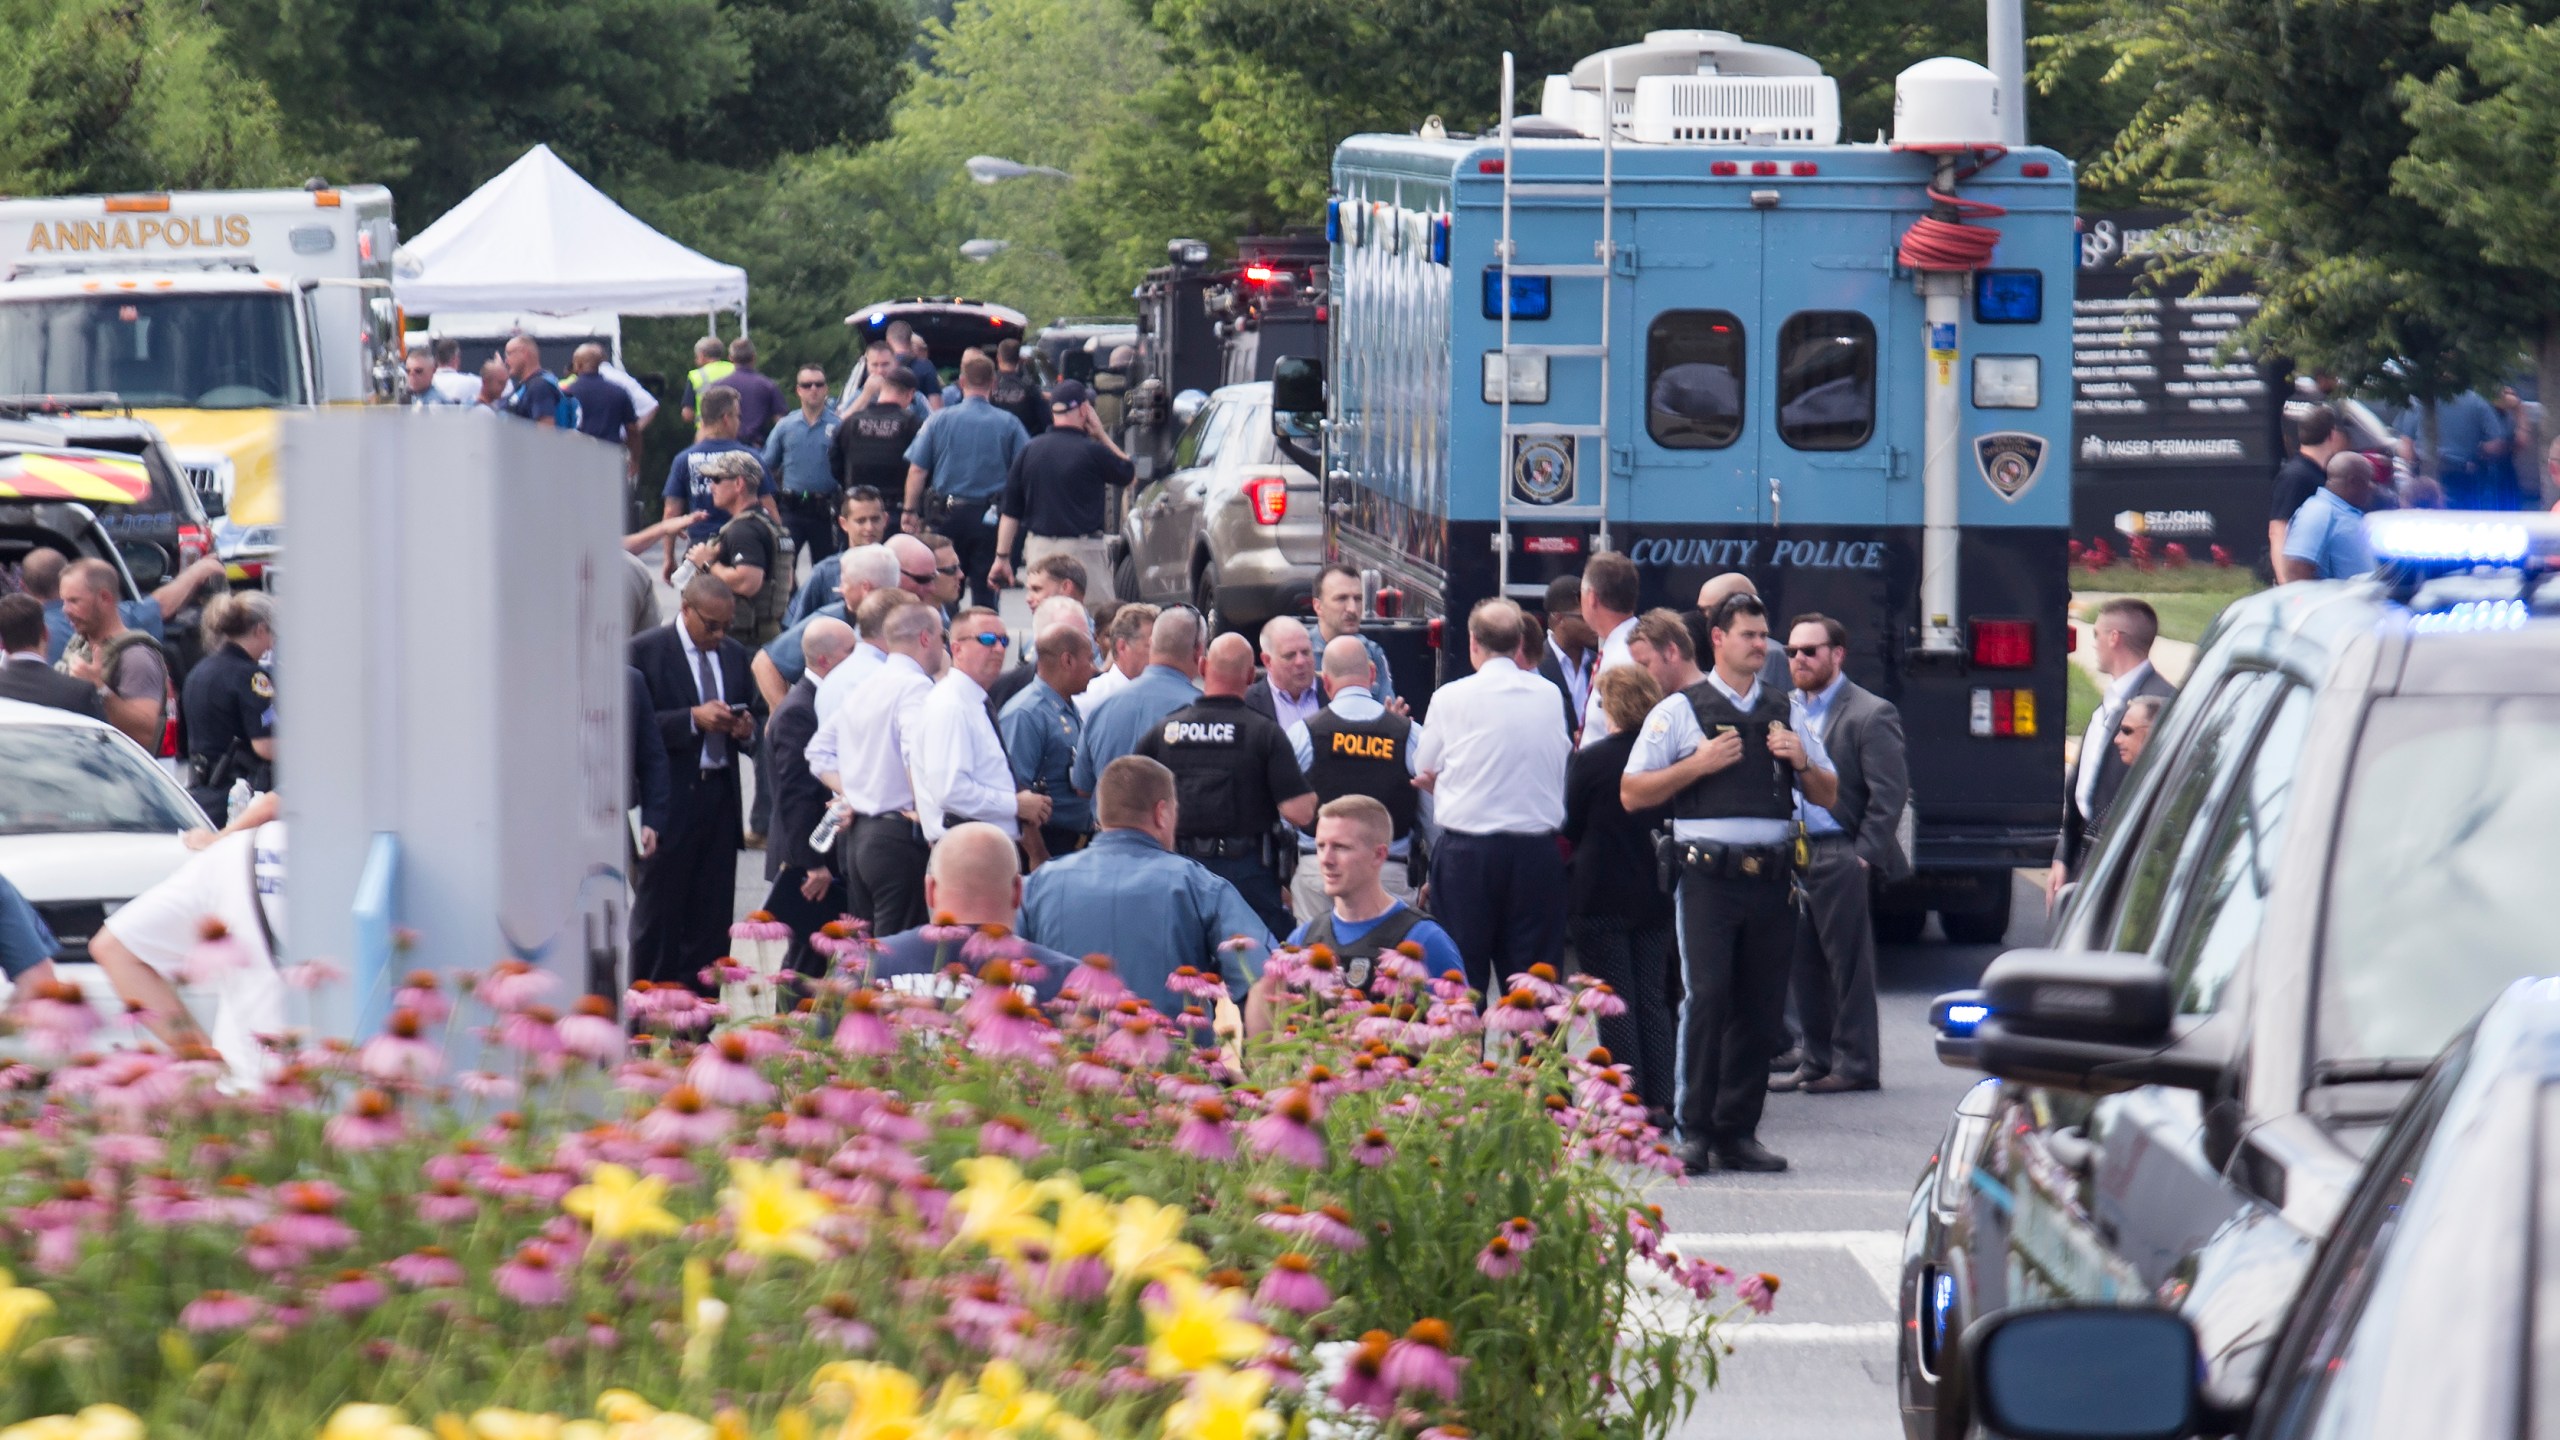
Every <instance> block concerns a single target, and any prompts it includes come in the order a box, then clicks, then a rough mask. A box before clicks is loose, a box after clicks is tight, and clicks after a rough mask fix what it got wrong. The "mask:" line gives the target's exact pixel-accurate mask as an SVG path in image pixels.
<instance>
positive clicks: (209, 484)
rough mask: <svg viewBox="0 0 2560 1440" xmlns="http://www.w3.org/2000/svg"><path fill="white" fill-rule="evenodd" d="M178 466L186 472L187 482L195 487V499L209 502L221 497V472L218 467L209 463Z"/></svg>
mask: <svg viewBox="0 0 2560 1440" xmlns="http://www.w3.org/2000/svg"><path fill="white" fill-rule="evenodd" d="M178 468H179V469H180V470H183V471H185V472H186V475H187V483H188V484H189V485H192V486H194V487H195V490H196V498H197V499H199V500H204V501H208V502H210V501H215V500H220V499H221V498H222V472H221V471H220V470H219V469H217V468H216V467H214V466H211V465H180V466H179V467H178Z"/></svg>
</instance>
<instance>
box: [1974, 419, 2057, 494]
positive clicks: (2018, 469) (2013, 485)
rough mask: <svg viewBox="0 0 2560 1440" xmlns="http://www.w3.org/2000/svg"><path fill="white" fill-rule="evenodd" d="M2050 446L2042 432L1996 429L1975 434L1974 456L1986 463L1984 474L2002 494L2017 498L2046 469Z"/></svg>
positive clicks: (1982, 463) (1983, 476) (1993, 487)
mask: <svg viewBox="0 0 2560 1440" xmlns="http://www.w3.org/2000/svg"><path fill="white" fill-rule="evenodd" d="M2049 448H2050V447H2048V446H2047V445H2046V444H2045V439H2044V437H2043V436H2041V435H2030V434H2028V433H2027V432H2025V431H2024V430H1994V431H1993V432H1991V433H1990V434H1988V435H1978V436H1975V437H1974V441H1973V458H1974V459H1975V460H1976V461H1978V462H1979V463H1980V464H1981V466H1982V478H1983V479H1985V480H1987V481H1989V482H1991V488H1992V489H1994V490H1997V491H1999V492H2000V498H2001V499H2003V500H2015V499H2017V498H2018V497H2019V496H2021V495H2024V494H2025V493H2027V489H2028V487H2029V486H2032V485H2033V484H2035V483H2036V477H2037V476H2039V475H2042V474H2043V473H2044V457H2045V454H2046V452H2047V450H2048V449H2049Z"/></svg>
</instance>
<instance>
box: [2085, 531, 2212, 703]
mask: <svg viewBox="0 0 2560 1440" xmlns="http://www.w3.org/2000/svg"><path fill="white" fill-rule="evenodd" d="M2257 589H2258V577H2257V576H2255V575H2252V574H2251V573H2249V572H2248V571H2246V570H2243V569H2241V568H2239V567H2238V566H2233V567H2231V568H2229V569H2223V568H2220V567H2217V566H2201V567H2199V566H2190V567H2188V568H2186V569H2184V570H2150V571H2143V570H2136V569H2134V568H2133V567H2132V566H2130V565H2110V566H2108V567H2107V568H2105V569H2103V570H2074V571H2072V572H2071V614H2072V618H2073V619H2076V620H2087V619H2089V618H2091V617H2092V616H2094V615H2095V614H2096V613H2097V609H2098V603H2099V602H2100V601H2101V600H2104V599H2106V598H2107V597H2108V596H2110V595H2138V596H2140V597H2141V598H2142V599H2143V600H2144V601H2146V602H2148V603H2149V604H2150V606H2151V608H2152V609H2154V610H2156V611H2158V612H2160V633H2161V635H2162V636H2164V637H2166V638H2168V639H2171V640H2183V641H2185V642H2187V643H2188V644H2190V645H2192V644H2194V643H2196V642H2197V641H2198V640H2201V639H2203V638H2204V632H2205V630H2206V628H2207V627H2209V626H2210V625H2212V624H2213V617H2215V616H2216V615H2219V614H2221V613H2222V607H2223V606H2225V605H2228V604H2230V603H2231V602H2232V601H2233V600H2236V599H2238V598H2239V597H2241V596H2243V595H2247V594H2251V593H2253V592H2255V591H2256V590H2257ZM2078 703H2079V702H2078V699H2077V692H2074V700H2073V704H2074V706H2075V707H2076V706H2077V705H2078ZM2091 704H2092V706H2094V705H2095V704H2096V702H2095V701H2094V700H2092V701H2091ZM2084 718H2085V717H2084Z"/></svg>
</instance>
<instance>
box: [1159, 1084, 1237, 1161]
mask: <svg viewBox="0 0 2560 1440" xmlns="http://www.w3.org/2000/svg"><path fill="white" fill-rule="evenodd" d="M1233 1129H1234V1126H1233V1124H1232V1123H1231V1119H1230V1116H1229V1115H1228V1112H1227V1106H1226V1102H1225V1101H1223V1100H1195V1101H1193V1102H1191V1113H1190V1114H1189V1115H1187V1116H1185V1117H1184V1118H1183V1121H1182V1125H1181V1128H1179V1129H1177V1130H1175V1131H1174V1132H1173V1148H1174V1149H1175V1150H1176V1151H1178V1152H1180V1153H1181V1154H1184V1155H1188V1156H1190V1157H1191V1158H1192V1159H1194V1160H1207V1161H1210V1162H1211V1163H1213V1164H1221V1165H1222V1164H1225V1163H1227V1162H1228V1161H1231V1160H1233V1159H1235V1158H1236V1146H1235V1141H1234V1140H1233V1139H1231V1138H1230V1137H1229V1132H1230V1131H1232V1130H1233Z"/></svg>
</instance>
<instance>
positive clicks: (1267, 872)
mask: <svg viewBox="0 0 2560 1440" xmlns="http://www.w3.org/2000/svg"><path fill="white" fill-rule="evenodd" d="M1355 638H1356V637H1355ZM1252 684H1253V646H1252V644H1251V643H1250V642H1248V641H1247V640H1246V639H1245V638H1244V637H1243V636H1241V635H1221V636H1219V637H1218V638H1217V639H1215V640H1213V641H1211V642H1210V643H1209V652H1208V656H1207V659H1206V661H1205V662H1204V663H1203V665H1202V667H1201V675H1200V688H1201V695H1200V698H1199V699H1198V700H1196V701H1194V702H1193V703H1191V704H1189V705H1186V706H1184V707H1183V708H1181V709H1179V710H1176V711H1174V712H1173V713H1172V714H1170V715H1167V716H1165V717H1164V723H1163V724H1162V725H1161V726H1159V727H1157V728H1155V729H1153V730H1150V731H1149V732H1148V733H1147V734H1146V736H1145V737H1144V738H1143V739H1141V740H1139V742H1138V744H1137V748H1136V749H1134V750H1133V751H1131V752H1130V753H1132V754H1136V755H1143V756H1145V757H1147V758H1148V759H1150V760H1153V761H1155V762H1157V763H1158V764H1160V765H1162V766H1164V767H1165V768H1166V769H1168V770H1170V771H1172V772H1173V781H1174V789H1175V793H1176V794H1177V796H1178V797H1179V798H1180V800H1181V802H1182V823H1181V825H1180V827H1179V828H1178V829H1177V830H1176V832H1175V834H1174V846H1173V848H1174V851H1175V853H1176V854H1180V855H1185V856H1188V857H1190V858H1191V859H1194V860H1197V861H1199V862H1200V863H1201V864H1202V865H1203V866H1206V867H1207V868H1208V870H1209V871H1210V873H1212V874H1215V875H1218V876H1220V877H1221V878H1223V879H1225V880H1226V882H1227V883H1228V884H1230V885H1233V886H1235V887H1236V893H1237V894H1239V895H1242V896H1243V897H1244V900H1245V903H1246V904H1248V905H1250V906H1252V907H1253V912H1254V913H1255V914H1256V915H1259V916H1261V917H1262V921H1263V923H1264V924H1265V925H1268V926H1270V927H1271V933H1272V934H1274V935H1286V934H1288V933H1289V931H1290V930H1292V929H1293V928H1295V927H1296V923H1297V922H1296V921H1295V920H1294V919H1293V918H1292V917H1291V915H1290V913H1289V901H1288V897H1287V895H1286V894H1285V893H1284V892H1283V890H1282V888H1281V887H1282V886H1283V885H1284V884H1286V883H1287V878H1288V877H1287V876H1286V875H1284V874H1283V873H1282V868H1283V867H1284V866H1285V867H1287V868H1289V869H1292V870H1294V869H1295V868H1296V865H1297V858H1298V842H1297V837H1296V836H1295V835H1293V834H1290V833H1288V832H1286V831H1283V830H1281V829H1280V822H1281V821H1282V820H1286V821H1288V822H1289V823H1290V824H1291V825H1294V826H1296V827H1298V828H1299V829H1301V830H1310V829H1313V828H1314V827H1315V821H1316V792H1315V787H1314V786H1312V785H1309V784H1308V783H1307V776H1306V772H1305V771H1303V770H1301V769H1299V768H1298V757H1297V753H1296V751H1295V750H1294V749H1293V748H1292V747H1291V746H1290V744H1289V735H1288V732H1287V731H1284V730H1282V729H1281V728H1280V725H1279V722H1278V721H1275V720H1273V719H1271V718H1270V717H1268V716H1266V715H1264V714H1263V713H1262V712H1261V711H1259V710H1256V709H1254V708H1253V707H1252V706H1250V705H1247V704H1246V703H1245V700H1244V692H1245V690H1246V688H1247V687H1248V686H1250V685H1252Z"/></svg>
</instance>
